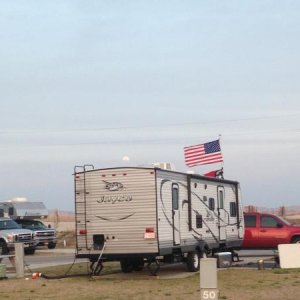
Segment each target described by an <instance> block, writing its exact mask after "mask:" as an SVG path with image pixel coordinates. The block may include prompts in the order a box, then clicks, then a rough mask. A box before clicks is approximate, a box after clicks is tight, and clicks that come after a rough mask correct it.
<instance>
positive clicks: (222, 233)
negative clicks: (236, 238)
mask: <svg viewBox="0 0 300 300" xmlns="http://www.w3.org/2000/svg"><path fill="white" fill-rule="evenodd" d="M224 196H225V190H224V187H223V186H218V219H219V222H218V224H219V237H220V241H223V240H226V211H225V208H224Z"/></svg>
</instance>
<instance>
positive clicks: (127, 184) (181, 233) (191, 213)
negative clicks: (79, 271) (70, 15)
mask: <svg viewBox="0 0 300 300" xmlns="http://www.w3.org/2000/svg"><path fill="white" fill-rule="evenodd" d="M74 181H75V214H76V247H77V253H76V256H77V257H78V258H89V259H90V261H91V262H92V263H93V264H94V263H96V262H97V265H96V267H95V268H94V271H95V270H97V272H100V271H101V269H102V262H104V261H120V263H121V269H122V271H123V272H131V271H133V270H141V269H142V268H143V266H144V263H147V264H148V267H149V269H150V271H151V273H153V274H155V273H156V272H157V271H158V269H159V263H160V262H161V261H163V262H174V261H184V262H186V263H187V267H188V270H189V271H197V270H198V269H199V258H200V257H202V256H203V255H205V254H209V253H214V252H218V251H224V250H226V251H233V250H234V249H239V248H240V246H241V244H242V240H243V234H244V219H243V212H242V204H241V192H240V187H239V183H238V182H236V181H231V180H224V179H217V178H210V177H204V176H200V175H196V174H186V173H180V172H175V171H171V170H164V169H160V168H156V167H151V168H150V167H120V168H107V169H94V168H93V166H84V167H75V172H74ZM91 268H92V269H93V265H92V266H91Z"/></svg>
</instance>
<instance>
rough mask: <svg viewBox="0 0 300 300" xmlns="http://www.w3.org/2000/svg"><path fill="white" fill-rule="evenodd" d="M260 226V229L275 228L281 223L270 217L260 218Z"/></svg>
mask: <svg viewBox="0 0 300 300" xmlns="http://www.w3.org/2000/svg"><path fill="white" fill-rule="evenodd" d="M260 224H261V227H270V228H277V227H278V226H280V224H281V223H279V222H278V221H277V220H276V219H275V218H273V217H272V216H261V220H260Z"/></svg>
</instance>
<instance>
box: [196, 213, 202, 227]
mask: <svg viewBox="0 0 300 300" xmlns="http://www.w3.org/2000/svg"><path fill="white" fill-rule="evenodd" d="M202 223H203V222H202V215H196V228H202Z"/></svg>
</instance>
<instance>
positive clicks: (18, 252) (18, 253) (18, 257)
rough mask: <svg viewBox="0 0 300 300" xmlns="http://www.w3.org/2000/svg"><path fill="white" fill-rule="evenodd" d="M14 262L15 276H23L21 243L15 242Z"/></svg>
mask: <svg viewBox="0 0 300 300" xmlns="http://www.w3.org/2000/svg"><path fill="white" fill-rule="evenodd" d="M15 257H16V259H15V264H16V276H17V278H23V277H24V245H23V243H15Z"/></svg>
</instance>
